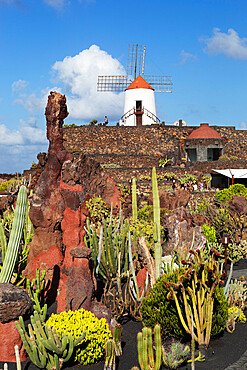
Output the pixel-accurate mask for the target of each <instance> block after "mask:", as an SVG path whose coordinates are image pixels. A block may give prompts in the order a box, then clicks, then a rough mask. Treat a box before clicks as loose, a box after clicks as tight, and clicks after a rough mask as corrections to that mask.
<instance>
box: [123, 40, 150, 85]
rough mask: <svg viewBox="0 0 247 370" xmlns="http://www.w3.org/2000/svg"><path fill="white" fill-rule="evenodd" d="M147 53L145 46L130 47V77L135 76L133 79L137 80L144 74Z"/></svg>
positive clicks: (135, 45) (134, 45) (128, 69)
mask: <svg viewBox="0 0 247 370" xmlns="http://www.w3.org/2000/svg"><path fill="white" fill-rule="evenodd" d="M145 51H146V46H145V45H138V44H133V45H129V51H128V64H127V75H128V76H133V78H134V79H136V77H137V76H139V75H140V74H143V73H144V63H145Z"/></svg>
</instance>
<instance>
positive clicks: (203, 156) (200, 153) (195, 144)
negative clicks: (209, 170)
mask: <svg viewBox="0 0 247 370" xmlns="http://www.w3.org/2000/svg"><path fill="white" fill-rule="evenodd" d="M185 152H186V156H187V160H188V161H192V162H195V161H198V162H204V161H217V160H218V159H219V157H220V156H221V155H222V154H223V152H224V139H222V138H221V136H220V134H219V133H218V132H217V131H216V130H214V129H213V128H212V127H209V124H208V123H201V125H200V127H199V128H197V129H196V130H194V131H192V132H191V134H190V135H189V136H188V138H187V139H186V140H185Z"/></svg>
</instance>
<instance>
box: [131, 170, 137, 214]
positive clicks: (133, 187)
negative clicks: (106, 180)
mask: <svg viewBox="0 0 247 370" xmlns="http://www.w3.org/2000/svg"><path fill="white" fill-rule="evenodd" d="M132 217H133V221H136V220H137V197H136V179H135V177H133V179H132Z"/></svg>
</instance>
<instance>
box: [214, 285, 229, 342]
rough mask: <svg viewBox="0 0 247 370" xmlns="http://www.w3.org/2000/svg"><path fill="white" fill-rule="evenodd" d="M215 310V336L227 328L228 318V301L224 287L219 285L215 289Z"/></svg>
mask: <svg viewBox="0 0 247 370" xmlns="http://www.w3.org/2000/svg"><path fill="white" fill-rule="evenodd" d="M213 310H214V314H213V319H212V330H211V335H212V336H215V335H217V334H219V333H220V332H221V331H222V330H223V329H224V328H225V326H226V322H227V319H228V302H227V299H226V297H225V294H224V289H223V288H222V287H219V286H217V287H216V289H215V293H214V309H213Z"/></svg>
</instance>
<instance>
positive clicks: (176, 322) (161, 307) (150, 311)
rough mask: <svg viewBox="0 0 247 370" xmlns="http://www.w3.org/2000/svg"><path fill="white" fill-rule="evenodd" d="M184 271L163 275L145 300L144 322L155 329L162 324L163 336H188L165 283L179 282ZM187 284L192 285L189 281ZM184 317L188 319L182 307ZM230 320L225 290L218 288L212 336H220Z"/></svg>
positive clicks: (215, 294) (143, 305)
mask: <svg viewBox="0 0 247 370" xmlns="http://www.w3.org/2000/svg"><path fill="white" fill-rule="evenodd" d="M184 271H185V270H184V269H183V268H180V269H178V270H176V271H174V272H172V273H168V274H164V275H162V276H161V277H160V278H159V279H158V280H156V283H155V285H154V286H153V288H152V289H151V291H150V293H149V294H148V296H147V297H146V298H144V299H143V303H142V306H141V315H142V322H143V324H144V325H145V326H148V327H151V328H154V326H155V325H156V324H160V326H161V333H162V335H163V336H172V337H176V338H182V337H185V336H186V332H185V329H184V328H183V326H182V324H181V322H180V319H179V316H178V312H177V309H176V304H175V301H174V300H172V299H170V300H169V299H168V293H169V288H167V287H166V285H165V282H173V283H177V282H178V277H180V276H181V273H184ZM184 282H185V284H190V281H189V280H188V279H187V281H186V280H184ZM181 311H182V315H183V317H186V314H185V309H184V307H183V306H182V305H181ZM227 318H228V303H227V300H226V298H225V296H224V291H223V288H221V287H219V286H217V287H216V289H215V293H214V309H213V319H212V330H211V335H217V334H219V333H220V332H221V331H222V330H223V329H224V328H225V325H226V321H227Z"/></svg>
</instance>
